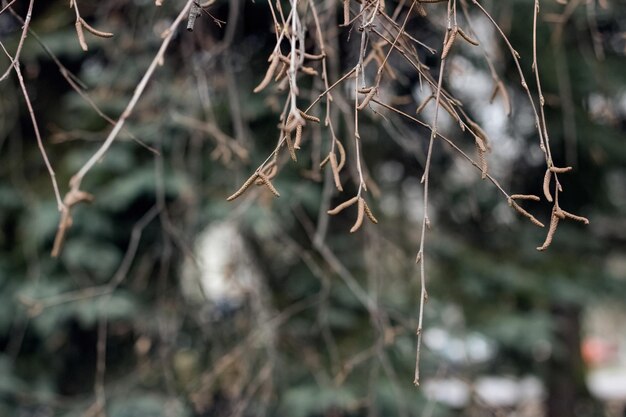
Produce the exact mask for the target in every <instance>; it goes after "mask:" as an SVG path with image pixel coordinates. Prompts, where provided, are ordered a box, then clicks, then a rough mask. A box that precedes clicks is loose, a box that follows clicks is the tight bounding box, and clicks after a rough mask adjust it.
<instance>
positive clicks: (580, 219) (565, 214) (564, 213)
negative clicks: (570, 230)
mask: <svg viewBox="0 0 626 417" xmlns="http://www.w3.org/2000/svg"><path fill="white" fill-rule="evenodd" d="M556 214H557V216H559V217H560V218H561V219H566V218H567V219H570V220H575V221H577V222H581V223H584V224H589V219H588V218H586V217H583V216H577V215H575V214H573V213H570V212H568V211H565V210H563V209H561V208H559V209H558V210H557V211H556Z"/></svg>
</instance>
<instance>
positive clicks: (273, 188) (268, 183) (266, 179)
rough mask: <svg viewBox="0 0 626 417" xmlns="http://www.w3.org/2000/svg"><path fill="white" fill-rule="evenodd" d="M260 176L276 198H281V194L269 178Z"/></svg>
mask: <svg viewBox="0 0 626 417" xmlns="http://www.w3.org/2000/svg"><path fill="white" fill-rule="evenodd" d="M258 175H259V179H260V180H261V181H263V184H265V186H266V187H267V188H268V189H269V190H270V191H271V192H272V194H274V195H275V196H276V197H280V193H279V192H278V190H277V189H276V188H275V187H274V184H272V182H271V181H270V180H269V178H267V177H266V176H265V175H263V174H261V173H259V174H258Z"/></svg>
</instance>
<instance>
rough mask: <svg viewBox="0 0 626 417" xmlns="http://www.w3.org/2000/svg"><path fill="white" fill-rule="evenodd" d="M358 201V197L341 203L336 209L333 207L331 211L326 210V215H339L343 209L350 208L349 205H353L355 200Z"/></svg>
mask: <svg viewBox="0 0 626 417" xmlns="http://www.w3.org/2000/svg"><path fill="white" fill-rule="evenodd" d="M358 199H359V197H358V196H357V197H352V198H351V199H350V200H346V201H344V202H343V203H341V204H339V205H338V206H337V207H335V208H334V209H332V210H328V211H327V213H328V214H330V215H333V216H334V215H335V214H339V213H340V212H341V211H343V210H344V209H345V208H347V207H350V206H351V205H353V204H354V203H356V202H357V200H358Z"/></svg>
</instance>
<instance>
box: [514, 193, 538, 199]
mask: <svg viewBox="0 0 626 417" xmlns="http://www.w3.org/2000/svg"><path fill="white" fill-rule="evenodd" d="M511 198H512V199H513V200H532V201H541V198H539V196H536V195H533V194H511Z"/></svg>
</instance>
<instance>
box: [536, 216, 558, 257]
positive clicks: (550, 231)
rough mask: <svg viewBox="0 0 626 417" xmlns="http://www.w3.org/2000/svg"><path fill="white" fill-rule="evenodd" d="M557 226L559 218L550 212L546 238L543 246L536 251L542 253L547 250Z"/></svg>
mask: <svg viewBox="0 0 626 417" xmlns="http://www.w3.org/2000/svg"><path fill="white" fill-rule="evenodd" d="M558 225H559V216H557V215H556V212H555V211H553V212H552V218H551V219H550V228H549V229H548V235H547V236H546V240H545V242H543V245H541V246H539V247H538V248H537V250H540V251H544V250H546V249H548V247H549V246H550V244H551V243H552V239H553V238H554V234H555V233H556V228H557V226H558Z"/></svg>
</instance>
